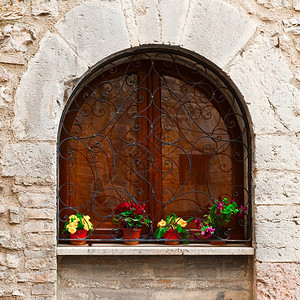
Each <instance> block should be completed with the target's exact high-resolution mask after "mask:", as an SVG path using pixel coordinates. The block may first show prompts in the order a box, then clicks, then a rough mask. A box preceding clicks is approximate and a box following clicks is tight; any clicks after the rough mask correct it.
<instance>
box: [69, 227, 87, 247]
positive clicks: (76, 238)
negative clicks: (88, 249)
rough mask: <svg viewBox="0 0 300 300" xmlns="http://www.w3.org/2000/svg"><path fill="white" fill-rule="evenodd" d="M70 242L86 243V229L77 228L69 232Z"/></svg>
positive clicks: (75, 243) (76, 243)
mask: <svg viewBox="0 0 300 300" xmlns="http://www.w3.org/2000/svg"><path fill="white" fill-rule="evenodd" d="M70 235H71V239H72V240H71V244H73V245H84V244H85V243H86V240H85V239H86V236H87V230H84V229H82V230H77V231H76V232H75V233H70Z"/></svg>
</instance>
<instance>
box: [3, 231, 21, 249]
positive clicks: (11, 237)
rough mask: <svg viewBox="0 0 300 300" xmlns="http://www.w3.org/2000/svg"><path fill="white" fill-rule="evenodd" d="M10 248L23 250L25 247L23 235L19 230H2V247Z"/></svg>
mask: <svg viewBox="0 0 300 300" xmlns="http://www.w3.org/2000/svg"><path fill="white" fill-rule="evenodd" d="M1 246H2V247H3V248H5V249H10V250H21V249H23V248H24V244H23V237H22V236H21V235H20V234H19V232H17V233H15V232H13V233H10V232H9V231H2V232H0V247H1Z"/></svg>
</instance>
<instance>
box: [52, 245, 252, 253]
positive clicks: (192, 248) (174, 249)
mask: <svg viewBox="0 0 300 300" xmlns="http://www.w3.org/2000/svg"><path fill="white" fill-rule="evenodd" d="M57 255H59V256H63V255H254V248H253V247H250V246H246V245H244V244H228V245H225V246H212V245H210V244H189V245H184V244H182V245H177V246H168V245H162V244H139V245H136V246H126V245H123V244H93V245H92V246H88V245H83V246H73V245H72V246H71V245H59V246H57Z"/></svg>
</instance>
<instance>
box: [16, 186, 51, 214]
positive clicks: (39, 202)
mask: <svg viewBox="0 0 300 300" xmlns="http://www.w3.org/2000/svg"><path fill="white" fill-rule="evenodd" d="M14 192H15V193H16V194H17V197H18V200H19V202H20V203H21V205H22V207H24V208H26V209H27V210H26V209H25V212H26V211H27V212H29V214H31V213H30V209H33V210H32V211H33V213H34V212H35V210H34V208H36V209H37V208H39V209H41V208H43V209H45V212H49V213H50V212H51V211H52V210H49V208H55V206H56V195H55V190H54V189H53V188H51V187H45V186H44V187H43V186H35V185H33V186H28V187H20V186H16V187H15V189H14ZM29 208H30V209H29ZM31 216H32V214H31Z"/></svg>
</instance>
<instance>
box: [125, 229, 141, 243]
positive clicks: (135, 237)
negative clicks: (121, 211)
mask: <svg viewBox="0 0 300 300" xmlns="http://www.w3.org/2000/svg"><path fill="white" fill-rule="evenodd" d="M141 231H142V229H141V228H139V229H136V228H123V235H124V244H125V245H138V244H139V243H140V241H139V238H140V236H141Z"/></svg>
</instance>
